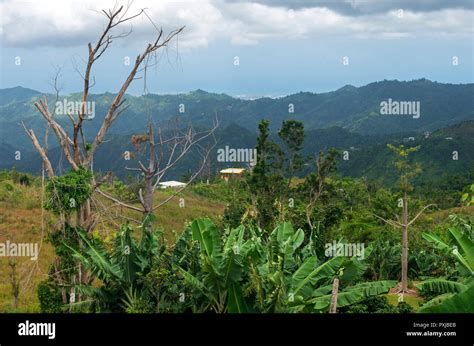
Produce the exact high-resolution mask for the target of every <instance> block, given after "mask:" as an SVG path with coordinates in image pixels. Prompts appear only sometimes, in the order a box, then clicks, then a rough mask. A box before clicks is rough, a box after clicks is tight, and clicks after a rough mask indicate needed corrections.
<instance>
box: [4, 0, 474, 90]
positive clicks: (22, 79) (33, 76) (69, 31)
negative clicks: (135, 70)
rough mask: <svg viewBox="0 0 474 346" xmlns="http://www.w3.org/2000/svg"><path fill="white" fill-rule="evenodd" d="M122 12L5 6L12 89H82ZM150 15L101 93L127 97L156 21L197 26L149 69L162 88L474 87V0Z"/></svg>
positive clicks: (7, 78)
mask: <svg viewBox="0 0 474 346" xmlns="http://www.w3.org/2000/svg"><path fill="white" fill-rule="evenodd" d="M119 3H121V4H127V2H126V1H122V2H120V1H119ZM115 5H116V1H115V0H112V1H110V0H94V1H90V0H57V1H55V0H49V1H48V0H43V1H33V0H32V1H24V0H0V42H1V79H0V82H1V83H0V87H1V88H5V87H13V86H17V85H21V86H24V87H29V88H33V89H37V90H40V91H45V92H49V91H52V87H51V85H50V84H51V78H52V76H53V75H54V71H55V69H56V68H57V67H61V71H62V72H61V79H60V80H61V83H60V84H61V86H62V90H63V92H74V91H79V90H80V88H81V83H82V80H81V76H80V74H79V73H78V71H83V70H84V59H85V58H86V56H87V43H88V42H92V43H94V42H95V41H96V40H97V38H98V36H99V35H100V33H101V30H102V28H103V26H104V24H105V22H106V20H105V17H104V16H103V14H101V10H102V9H110V8H113V7H114V6H115ZM143 8H144V9H146V14H147V15H141V16H140V17H137V18H135V19H134V20H133V22H131V25H132V27H133V32H132V33H131V34H130V35H129V36H128V37H126V38H123V39H117V40H115V41H114V42H113V45H112V46H111V48H110V50H109V51H107V53H106V54H105V55H104V56H102V57H101V58H100V60H99V61H98V62H97V65H96V66H95V69H94V70H93V74H94V76H95V81H96V84H95V86H94V89H93V92H95V93H99V92H105V91H110V92H115V91H117V90H118V88H119V87H120V85H121V83H122V82H123V80H124V78H125V76H126V75H127V72H128V71H129V69H130V66H127V64H126V62H127V59H128V58H130V59H131V60H132V61H133V60H134V59H135V57H136V55H137V54H138V53H139V52H141V51H142V50H143V48H144V47H145V46H146V44H147V43H148V42H151V40H153V38H154V36H155V35H156V29H155V27H154V25H153V23H154V24H155V25H157V26H159V27H163V29H164V30H165V31H169V30H173V29H175V28H177V27H180V26H183V25H185V26H186V28H185V30H184V32H183V33H182V34H181V35H180V36H179V39H178V40H177V41H175V42H174V43H173V44H171V45H170V46H169V47H168V49H167V50H165V51H162V52H161V53H160V54H159V56H158V57H157V58H158V61H159V64H158V65H157V66H156V67H154V68H152V69H151V70H150V71H149V74H148V78H147V80H148V82H147V86H148V90H149V91H150V92H156V93H176V92H186V91H190V90H195V89H198V88H200V89H204V90H207V91H212V92H219V93H220V92H224V93H228V94H231V95H239V96H260V95H269V96H278V95H284V94H289V93H293V92H298V91H313V92H323V91H329V90H335V89H337V88H340V87H342V86H344V85H346V84H352V85H355V86H360V85H364V84H367V83H370V82H373V81H377V80H382V79H399V80H411V79H418V78H428V79H431V80H436V81H439V82H448V83H472V82H474V63H473V60H474V1H472V0H466V1H461V0H451V1H442V0H419V1H412V0H399V1H388V0H386V1H384V0H378V1H375V0H347V1H345V0H339V1H309V0H307V1H306V0H303V1H271V0H260V1H256V0H255V1H239V0H195V1H193V0H183V1H166V0H160V1H152V0H135V1H134V2H133V3H132V4H131V8H130V10H129V13H130V14H133V13H136V12H138V11H139V10H140V9H143ZM150 19H151V20H152V21H153V23H152V21H151V20H150ZM130 28H131V27H130V24H124V25H123V26H122V27H117V28H115V29H116V31H115V33H116V34H120V33H122V32H127V31H129V30H130ZM454 61H456V63H454V64H453V62H454ZM237 63H238V64H237ZM143 84H144V83H143V80H137V81H135V83H134V84H133V86H132V87H131V89H130V91H131V92H132V93H134V94H140V93H142V92H143Z"/></svg>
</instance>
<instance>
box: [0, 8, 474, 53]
mask: <svg viewBox="0 0 474 346" xmlns="http://www.w3.org/2000/svg"><path fill="white" fill-rule="evenodd" d="M114 4H115V0H112V1H111V0H94V1H90V2H87V1H80V0H49V1H48V0H43V1H24V0H4V1H2V2H0V13H1V15H0V38H1V42H2V45H6V46H21V47H28V46H44V45H46V46H47V45H49V46H76V45H81V46H83V45H84V44H85V43H87V42H89V41H91V42H94V41H95V40H96V38H97V34H98V33H99V32H100V31H101V29H102V27H103V25H104V23H105V18H104V17H103V16H101V15H100V14H99V13H98V12H100V10H102V9H108V8H111V7H113V6H114ZM140 8H148V10H147V13H148V14H149V15H150V17H151V18H152V19H153V21H154V22H155V23H156V24H157V25H158V26H163V28H164V29H165V30H171V29H174V28H176V27H178V26H181V25H186V30H185V32H184V33H183V35H182V36H181V37H180V48H184V49H192V48H194V47H199V46H206V45H208V44H209V43H210V42H212V41H214V40H219V39H225V40H228V41H229V42H231V43H232V44H235V45H255V44H258V43H259V42H261V41H264V40H268V39H282V40H284V39H294V38H313V37H314V38H318V37H322V36H324V37H346V38H359V39H367V38H370V39H372V38H376V39H399V38H404V37H445V36H446V37H469V36H472V35H473V32H474V30H473V24H472V23H473V16H474V11H472V10H468V9H439V10H436V11H429V12H412V11H409V10H405V11H403V15H402V16H401V17H400V16H399V15H400V13H399V12H398V11H396V10H389V11H386V12H379V13H374V14H365V15H359V16H350V15H344V14H341V13H339V12H336V11H334V10H331V9H328V8H324V7H312V8H307V7H306V8H303V7H302V8H298V9H294V10H289V9H288V8H285V7H283V6H276V7H275V6H270V5H266V4H260V3H252V2H245V3H240V2H225V1H223V0H214V1H212V0H185V1H183V0H182V1H178V2H177V1H171V0H160V1H152V0H137V1H135V2H134V3H133V5H132V8H131V9H130V13H135V12H136V11H138V10H139V9H140ZM128 29H129V26H127V25H124V26H123V28H122V29H119V30H124V31H126V30H128ZM133 29H134V32H133V34H132V35H134V36H133V37H134V39H133V40H132V41H133V42H142V41H143V42H148V41H150V40H151V39H152V38H153V35H154V30H155V29H154V28H153V26H152V25H151V23H150V22H149V20H148V19H147V18H146V17H145V16H142V17H140V18H136V20H134V21H133Z"/></svg>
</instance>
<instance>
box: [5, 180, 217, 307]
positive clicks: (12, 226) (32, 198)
mask: <svg viewBox="0 0 474 346" xmlns="http://www.w3.org/2000/svg"><path fill="white" fill-rule="evenodd" d="M6 184H9V185H10V187H7V186H6ZM11 186H13V190H11ZM171 193H172V191H157V193H156V196H155V203H159V202H161V201H163V200H164V199H166V197H168V196H169V195H170V194H171ZM181 198H182V200H180V199H181ZM95 201H96V206H97V207H98V208H99V210H101V218H100V220H101V221H100V222H99V224H98V226H97V228H96V229H97V231H98V232H100V234H101V235H102V236H103V237H104V238H105V237H109V238H111V237H113V236H114V234H115V232H116V231H117V230H118V226H119V225H120V224H121V223H124V222H126V220H125V219H123V218H121V217H119V216H117V215H120V214H123V215H125V216H128V217H133V218H136V219H140V214H139V213H136V212H133V211H129V210H124V209H122V210H121V209H120V208H119V207H117V206H114V205H112V203H110V202H109V201H107V200H105V199H103V198H95ZM183 202H184V205H183ZM223 211H224V205H223V204H222V203H220V202H216V201H212V200H209V199H206V198H204V197H201V196H198V195H195V194H193V193H191V192H188V191H187V190H185V191H183V192H182V193H181V194H180V195H179V196H176V197H174V198H173V199H171V200H170V201H169V202H168V203H167V204H165V205H163V206H162V207H160V208H159V209H158V210H157V211H156V213H155V214H156V217H157V218H156V221H155V222H154V226H155V227H160V228H163V229H164V230H165V236H166V238H167V239H168V240H170V241H173V238H172V236H171V235H172V230H175V231H178V232H179V231H182V230H183V228H184V225H185V223H186V222H187V221H190V220H192V219H193V218H196V217H201V216H209V217H211V218H212V219H213V220H215V221H216V222H220V218H221V215H222V213H223ZM42 215H43V214H42V210H41V188H40V187H37V186H36V187H34V186H31V187H23V186H19V185H14V184H12V183H11V181H4V182H0V242H1V243H4V242H6V241H7V240H10V242H15V243H38V246H41V249H40V255H39V256H38V260H37V261H32V260H31V259H30V258H25V257H16V260H17V263H18V264H17V274H18V278H19V280H20V301H19V308H18V311H22V312H25V311H28V312H30V311H31V312H38V311H39V304H38V298H37V294H36V286H37V284H38V283H39V282H40V281H42V280H44V279H45V278H46V277H47V272H48V267H49V265H50V263H52V261H53V259H54V249H53V248H52V246H51V245H50V244H48V243H46V242H44V239H45V236H46V234H47V227H48V226H45V234H43V232H42V227H41V221H42ZM44 217H45V225H48V224H49V225H51V224H54V221H55V217H54V216H53V215H51V214H49V213H47V212H46V213H44ZM0 269H1V270H0V312H6V311H13V295H12V291H11V284H10V279H9V274H10V267H9V266H8V258H6V257H0Z"/></svg>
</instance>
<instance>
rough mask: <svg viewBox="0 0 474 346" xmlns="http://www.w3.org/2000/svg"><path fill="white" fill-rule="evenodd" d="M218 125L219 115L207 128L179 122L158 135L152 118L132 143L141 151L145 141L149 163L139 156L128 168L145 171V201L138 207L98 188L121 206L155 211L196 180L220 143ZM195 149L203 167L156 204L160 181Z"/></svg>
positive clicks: (142, 194)
mask: <svg viewBox="0 0 474 346" xmlns="http://www.w3.org/2000/svg"><path fill="white" fill-rule="evenodd" d="M218 126H219V122H218V120H217V117H216V119H215V121H214V124H213V126H212V127H211V128H210V129H207V130H204V131H195V130H194V128H193V127H192V125H190V124H189V125H188V126H186V127H182V126H180V124H179V122H176V123H175V125H174V126H173V128H172V129H170V128H167V130H168V131H167V133H169V134H168V135H166V134H164V131H162V129H161V128H158V130H157V134H156V135H155V130H154V126H153V124H152V123H151V121H149V122H148V132H147V134H143V135H133V136H132V144H133V145H134V146H135V148H136V149H137V151H141V150H142V149H141V144H142V143H145V148H144V151H145V152H147V153H148V163H147V164H144V163H142V162H141V161H140V160H139V161H138V167H127V169H128V170H133V171H139V172H141V173H142V174H143V177H144V182H145V186H144V189H143V190H142V189H140V190H139V200H140V204H141V205H140V206H139V207H137V206H134V205H131V204H128V203H125V202H123V201H120V200H119V199H117V198H115V197H114V196H112V195H110V194H109V193H107V192H105V191H103V190H101V189H100V188H98V189H97V192H99V193H100V194H101V195H103V196H104V197H106V198H108V199H109V200H111V201H113V202H114V203H116V204H118V205H120V206H123V207H125V208H128V209H130V210H135V211H138V212H140V213H142V214H143V216H144V217H146V216H148V215H150V214H152V213H153V212H154V211H155V210H156V209H158V208H159V207H161V206H162V205H164V204H165V203H167V202H168V201H170V200H171V199H172V198H173V197H175V196H176V195H177V194H178V193H180V192H181V191H182V190H183V189H185V188H186V186H187V185H188V184H189V183H191V182H193V181H194V180H195V179H196V178H197V177H198V176H199V175H200V174H201V172H202V171H203V169H204V167H206V165H207V163H208V162H209V153H210V152H211V150H212V148H213V147H214V146H215V144H216V139H215V137H214V133H215V131H216V129H217V127H218ZM206 140H209V141H208V142H209V143H208V145H207V146H206V147H205V146H204V145H203V144H204V142H206ZM191 151H193V154H196V155H197V156H200V163H199V167H198V168H197V169H196V170H195V172H194V173H193V174H192V175H191V177H190V179H189V181H187V182H186V185H185V186H183V187H180V188H178V189H177V190H175V192H174V193H173V194H171V195H170V196H168V197H167V198H166V199H165V200H164V201H161V202H159V203H158V204H156V205H155V204H154V203H153V195H154V192H155V190H156V189H157V187H158V186H159V183H160V182H161V181H162V178H163V177H164V176H165V175H166V174H167V173H168V172H169V171H170V170H171V169H173V168H174V167H175V166H176V165H177V164H178V162H179V161H180V160H182V159H183V158H184V157H185V156H186V155H188V154H190V153H191Z"/></svg>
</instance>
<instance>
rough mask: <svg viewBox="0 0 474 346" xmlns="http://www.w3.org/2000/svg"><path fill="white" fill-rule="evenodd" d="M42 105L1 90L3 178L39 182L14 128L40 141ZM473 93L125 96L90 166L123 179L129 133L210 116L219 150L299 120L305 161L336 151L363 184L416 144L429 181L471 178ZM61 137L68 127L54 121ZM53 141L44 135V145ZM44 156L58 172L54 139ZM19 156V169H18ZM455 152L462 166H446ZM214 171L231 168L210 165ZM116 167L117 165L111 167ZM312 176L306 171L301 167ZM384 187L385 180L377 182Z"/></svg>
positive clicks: (23, 93)
mask: <svg viewBox="0 0 474 346" xmlns="http://www.w3.org/2000/svg"><path fill="white" fill-rule="evenodd" d="M42 96H46V97H47V99H48V103H49V104H50V109H53V108H54V100H55V95H52V94H44V93H41V92H39V91H35V90H31V89H27V88H23V87H15V88H8V89H0V169H1V168H6V169H9V168H11V167H12V166H13V165H15V166H16V167H17V169H18V170H22V171H29V172H34V173H38V172H39V168H40V167H41V165H40V160H39V158H38V155H37V154H36V153H35V152H34V150H33V147H32V144H31V143H30V140H29V138H28V137H27V136H26V134H25V133H24V131H23V129H22V127H21V122H23V123H25V125H26V126H27V127H28V128H32V129H34V130H35V133H36V134H37V135H38V137H39V138H40V140H41V137H42V133H43V132H44V129H45V122H44V120H43V119H42V117H41V115H40V114H39V112H38V111H37V110H36V108H35V107H34V101H35V100H36V99H38V98H39V97H42ZM80 96H81V94H79V93H76V94H70V95H61V96H60V98H59V100H60V101H61V102H62V101H64V100H68V101H79V100H80ZM473 96H474V84H472V83H471V84H443V83H437V82H432V81H429V80H426V79H419V80H413V81H396V80H395V81H387V80H384V81H380V82H375V83H370V84H368V85H365V86H362V87H354V86H350V85H347V86H344V87H342V88H340V89H338V90H336V91H332V92H327V93H320V94H316V93H310V92H300V93H297V94H292V95H288V96H285V97H280V98H259V99H255V100H243V99H239V98H234V97H231V96H229V95H225V94H215V93H208V92H205V91H203V90H196V91H192V92H189V93H185V94H176V95H155V94H147V95H143V96H132V95H127V97H126V98H127V103H128V105H129V108H128V109H127V110H126V111H125V112H124V113H123V114H121V115H120V117H119V119H118V120H117V121H116V122H115V123H114V125H113V126H112V127H111V128H110V131H109V133H108V136H107V142H106V143H104V144H103V145H102V147H100V149H99V151H98V152H97V155H96V159H95V164H94V167H95V169H97V170H112V171H114V172H115V173H116V174H117V175H119V176H123V175H124V174H125V173H124V172H123V171H124V168H125V166H126V163H127V162H123V160H121V159H120V158H121V155H122V153H123V151H125V150H133V146H132V145H131V143H130V136H131V135H132V134H139V133H144V132H145V126H146V123H147V120H148V119H149V118H151V119H153V122H154V123H155V124H160V125H162V126H164V127H166V124H167V122H168V121H171V120H175V119H180V121H181V123H183V124H187V123H190V122H191V123H192V124H193V126H195V127H196V128H199V129H205V128H208V127H210V126H211V125H212V121H213V119H214V118H215V117H217V118H218V119H219V122H220V125H219V129H218V131H217V133H216V138H217V145H216V147H215V148H222V147H224V146H226V145H228V146H229V147H233V148H252V147H253V146H254V145H255V141H256V136H257V126H258V123H259V122H260V120H261V119H268V120H269V121H270V128H271V131H272V136H273V137H274V138H275V139H276V138H277V136H276V132H277V130H278V129H279V127H280V126H281V123H282V121H283V120H286V119H295V120H300V121H302V122H303V123H304V125H305V130H306V135H305V145H304V148H303V152H304V154H305V155H308V156H311V157H314V155H315V154H316V153H317V152H318V151H319V150H322V149H328V148H330V147H336V148H338V149H340V150H342V151H344V150H346V151H347V152H348V153H349V157H350V159H349V160H341V161H340V163H339V169H340V171H341V173H342V174H344V175H351V176H367V177H370V178H372V179H379V178H380V175H381V173H382V172H385V173H387V174H385V175H384V177H385V176H387V177H389V178H387V179H390V180H393V179H394V172H391V171H390V170H389V168H388V167H389V165H390V160H391V156H390V153H389V151H388V150H387V149H386V144H387V143H389V142H391V143H405V144H407V145H421V149H420V151H419V152H418V153H416V155H415V156H416V157H417V159H418V160H420V161H421V163H422V165H423V166H424V168H425V170H426V171H429V172H430V175H431V176H433V177H434V176H438V177H439V176H443V175H446V174H458V173H461V172H462V173H465V172H466V171H467V172H472V170H473V162H474V150H473V149H474V140H473V138H474V97H473ZM113 97H114V94H112V93H104V94H94V95H91V96H90V98H89V100H90V101H94V102H95V117H94V118H93V119H92V120H88V121H86V124H85V127H84V130H85V136H86V138H87V139H90V136H92V135H93V134H95V132H97V130H98V128H99V126H100V125H101V123H102V119H103V117H104V116H105V113H106V111H107V107H108V105H110V103H111V101H112V99H113ZM388 100H393V101H396V102H419V107H420V117H419V118H415V117H414V116H411V115H410V114H405V115H403V114H390V115H382V114H381V112H380V110H381V103H382V102H386V101H388ZM56 118H57V119H58V121H59V122H60V123H61V124H62V125H63V126H64V127H65V128H68V126H69V125H70V124H69V119H68V118H67V117H66V116H63V115H57V116H56ZM51 137H53V136H50V138H51ZM50 148H51V149H50V155H51V157H52V161H53V163H54V164H55V165H58V164H61V163H62V164H64V167H65V168H67V164H66V163H65V160H61V154H60V151H59V149H58V148H57V144H56V143H55V142H54V141H53V140H52V139H51V143H50ZM17 150H20V151H21V152H22V160H20V161H15V158H14V153H15V151H17ZM453 151H458V152H459V159H458V160H453V159H452V153H453ZM215 156H216V155H211V158H212V167H213V169H214V170H217V169H220V168H223V167H228V166H230V165H232V164H229V163H219V162H216V159H215ZM114 158H116V159H114ZM193 161H194V158H193V156H192V155H191V156H190V157H189V158H188V159H187V160H185V161H183V162H182V164H181V165H180V166H178V167H177V169H176V172H175V173H174V174H172V175H171V178H179V176H180V175H182V173H183V171H186V170H188V169H193V166H194V164H195V162H193ZM308 169H310V168H308ZM384 179H385V178H384Z"/></svg>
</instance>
